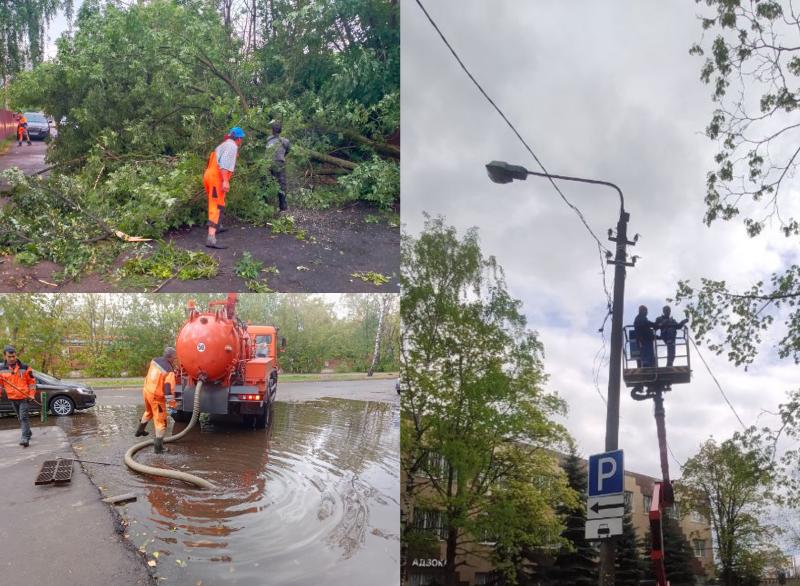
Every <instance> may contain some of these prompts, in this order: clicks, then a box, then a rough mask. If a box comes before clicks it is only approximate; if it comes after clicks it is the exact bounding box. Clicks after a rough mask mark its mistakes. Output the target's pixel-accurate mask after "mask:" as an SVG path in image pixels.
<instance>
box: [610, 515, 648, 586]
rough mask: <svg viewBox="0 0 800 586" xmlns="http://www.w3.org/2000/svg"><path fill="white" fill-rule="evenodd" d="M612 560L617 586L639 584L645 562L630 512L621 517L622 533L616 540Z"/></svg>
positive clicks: (637, 585) (636, 585) (634, 585)
mask: <svg viewBox="0 0 800 586" xmlns="http://www.w3.org/2000/svg"><path fill="white" fill-rule="evenodd" d="M616 554H617V555H616V558H615V560H614V584H616V585H617V586H639V582H640V581H641V579H642V578H643V577H644V572H645V567H646V563H645V560H644V558H643V557H642V549H641V547H640V544H639V539H638V538H637V537H636V530H635V529H634V528H633V521H632V520H631V515H630V513H625V516H624V517H623V518H622V535H621V536H620V537H619V539H618V540H617V544H616Z"/></svg>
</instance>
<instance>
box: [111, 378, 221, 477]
mask: <svg viewBox="0 0 800 586" xmlns="http://www.w3.org/2000/svg"><path fill="white" fill-rule="evenodd" d="M202 388H203V381H197V386H196V387H195V388H194V407H193V408H192V419H191V421H189V425H187V426H186V429H184V430H183V431H181V432H180V433H176V434H174V435H171V436H169V437H165V438H164V443H169V442H176V441H178V440H179V439H181V438H182V437H183V436H185V435H186V434H187V433H189V430H190V429H192V428H193V427H194V425H195V423H197V419H198V418H199V417H200V390H201V389H202ZM152 445H153V440H151V439H149V440H145V441H143V442H139V443H138V444H134V445H132V446H131V447H130V448H129V449H128V451H127V452H125V464H126V465H127V466H128V468H130V469H131V470H133V471H135V472H138V473H139V474H150V475H151V476H163V477H164V478H173V479H175V480H182V481H184V482H188V483H189V484H194V485H195V486H197V487H198V488H207V489H213V488H215V486H214V485H213V484H211V483H210V482H209V481H208V480H204V479H202V478H200V477H199V476H195V475H194V474H189V473H188V472H181V471H179V470H170V469H169V468H156V467H155V466H147V465H145V464H139V463H138V462H137V461H136V460H134V459H133V455H134V454H135V453H136V452H138V451H139V450H141V449H142V448H146V447H147V446H152Z"/></svg>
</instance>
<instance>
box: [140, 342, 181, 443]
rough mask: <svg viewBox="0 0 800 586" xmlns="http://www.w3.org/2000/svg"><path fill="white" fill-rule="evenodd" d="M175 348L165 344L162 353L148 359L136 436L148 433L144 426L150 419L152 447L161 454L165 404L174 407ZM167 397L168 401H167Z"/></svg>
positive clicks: (165, 427)
mask: <svg viewBox="0 0 800 586" xmlns="http://www.w3.org/2000/svg"><path fill="white" fill-rule="evenodd" d="M176 357H177V354H176V352H175V348H172V347H170V346H167V347H166V348H164V355H163V356H161V357H159V358H154V359H153V360H151V361H150V368H149V369H148V370H147V376H146V377H145V379H144V388H143V389H142V395H144V415H142V420H141V421H140V422H139V427H138V429H137V430H136V436H137V437H140V436H143V435H149V434H148V433H147V432H146V431H145V430H144V428H145V427H147V423H148V422H149V421H150V420H151V419H152V420H153V426H154V427H155V428H156V438H155V440H153V449H154V451H155V453H156V454H161V453H163V452H165V451H168V450H165V449H164V435H165V434H166V432H167V404H169V407H170V408H171V409H174V408H175V407H176V401H175V399H174V395H173V393H174V391H175V384H176V383H175V358H176ZM167 397H169V401H167Z"/></svg>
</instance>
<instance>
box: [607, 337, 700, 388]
mask: <svg viewBox="0 0 800 586" xmlns="http://www.w3.org/2000/svg"><path fill="white" fill-rule="evenodd" d="M624 331H625V350H624V352H623V360H624V362H623V366H622V379H623V380H624V381H625V385H626V386H628V387H641V386H648V387H649V386H654V387H662V388H663V387H670V386H672V385H677V384H686V383H688V382H690V380H691V374H692V369H691V362H690V357H689V338H688V333H687V329H686V328H685V327H684V328H680V329H679V330H678V331H677V335H676V337H675V356H674V361H673V363H672V365H671V366H668V348H667V345H666V344H665V343H664V341H663V340H661V339H660V338H658V339H656V340H654V342H653V343H654V344H655V366H642V362H641V352H640V348H639V344H638V343H637V341H636V340H635V339H634V337H633V326H625V330H624Z"/></svg>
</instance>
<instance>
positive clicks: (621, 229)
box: [599, 192, 635, 586]
mask: <svg viewBox="0 0 800 586" xmlns="http://www.w3.org/2000/svg"><path fill="white" fill-rule="evenodd" d="M620 198H622V193H621V192H620ZM630 217H631V216H630V214H629V213H628V212H626V211H625V208H624V206H623V205H620V211H619V221H618V222H617V234H616V237H615V236H611V235H609V238H608V239H609V240H610V241H611V242H615V243H616V245H617V250H616V255H615V256H614V259H613V260H611V259H610V258H609V259H608V260H607V262H608V264H613V265H614V301H613V305H612V308H611V353H610V356H611V359H610V360H609V364H608V399H607V401H608V409H607V411H606V452H611V451H613V450H617V449H619V389H620V377H621V374H622V318H623V315H622V314H623V311H624V309H625V267H627V266H633V264H634V263H632V262H630V263H629V262H628V253H627V248H628V245H629V244H630V245H631V246H633V245H635V242H631V241H629V240H628V220H629V219H630ZM615 555H616V543H615V542H613V541H603V542H602V543H601V544H600V580H599V585H600V586H613V585H614V558H615Z"/></svg>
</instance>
